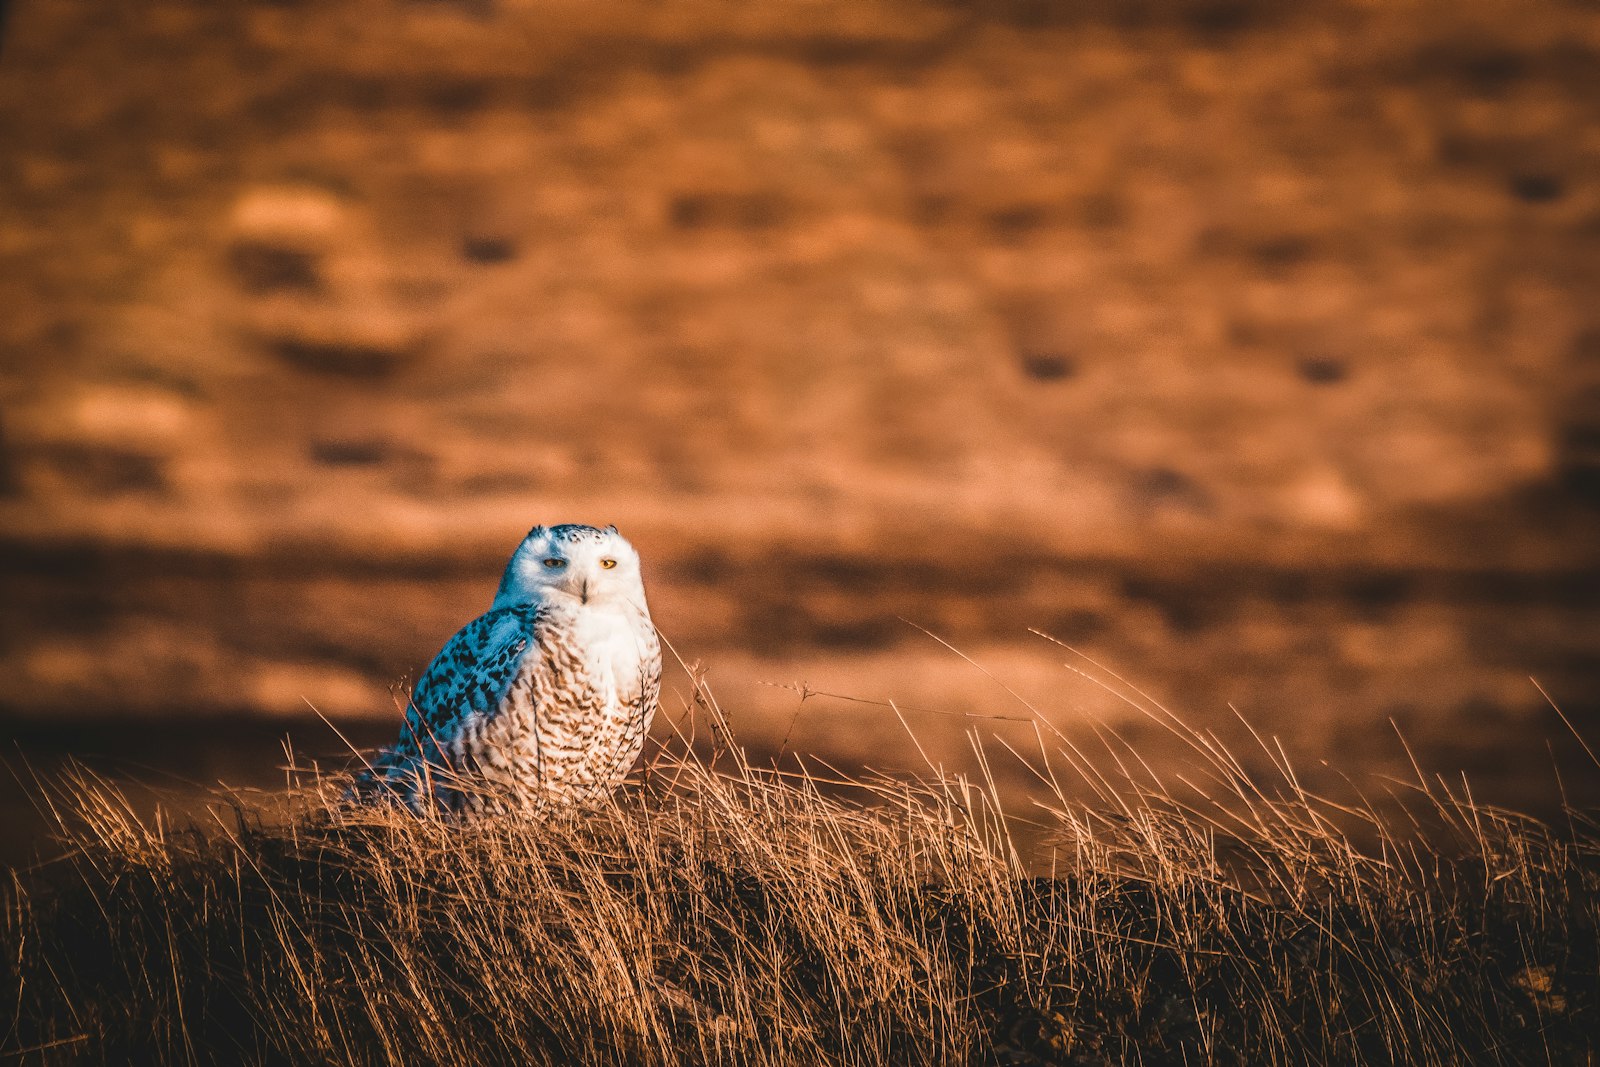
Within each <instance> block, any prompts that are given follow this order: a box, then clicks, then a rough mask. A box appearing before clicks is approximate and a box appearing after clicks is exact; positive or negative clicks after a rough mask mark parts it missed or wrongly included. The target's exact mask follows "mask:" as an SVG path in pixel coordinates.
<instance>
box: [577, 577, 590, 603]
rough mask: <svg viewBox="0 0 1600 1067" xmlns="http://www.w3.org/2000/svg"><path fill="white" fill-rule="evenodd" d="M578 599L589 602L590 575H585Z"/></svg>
mask: <svg viewBox="0 0 1600 1067" xmlns="http://www.w3.org/2000/svg"><path fill="white" fill-rule="evenodd" d="M578 599H579V600H580V601H582V602H583V603H585V604H587V603H588V602H589V576H588V575H587V574H585V575H584V576H583V586H582V588H581V589H580V590H579V591H578Z"/></svg>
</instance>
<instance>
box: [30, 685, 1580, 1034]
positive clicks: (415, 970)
mask: <svg viewBox="0 0 1600 1067" xmlns="http://www.w3.org/2000/svg"><path fill="white" fill-rule="evenodd" d="M694 699H695V703H696V705H697V706H698V707H700V708H702V709H706V708H709V709H710V710H711V711H712V712H715V708H714V702H711V701H710V700H709V696H708V694H706V693H704V692H703V691H697V693H696V694H695V697H694ZM718 721H719V722H720V715H719V716H718ZM1174 729H1182V728H1181V727H1177V726H1175V727H1174ZM715 736H716V737H717V738H718V747H717V751H716V752H715V753H713V754H711V755H704V754H701V755H696V754H695V753H696V751H697V749H696V748H695V747H693V746H690V747H688V748H682V746H680V748H681V749H682V750H681V751H679V752H678V753H677V754H664V755H663V756H661V757H660V758H659V759H657V760H656V761H655V763H654V765H653V766H652V768H651V770H650V773H649V774H648V775H647V777H646V781H645V782H644V783H642V784H640V785H635V786H631V787H629V789H627V790H626V791H624V793H623V794H622V795H621V796H619V797H618V798H617V799H616V801H615V802H612V803H608V804H605V805H603V806H600V807H596V808H593V809H588V810H584V811H581V812H574V813H570V814H568V815H565V816H562V817H557V818H546V819H539V820H535V819H528V818H516V817H495V818H486V819H481V820H477V821H473V822H467V823H462V822H454V821H450V820H448V819H443V818H432V817H421V818H419V817H414V816H412V815H410V814H408V813H405V812H403V811H399V810H395V809H393V808H387V807H374V808H365V809H350V808H347V807H343V806H341V805H340V804H339V802H338V800H337V797H338V794H339V789H340V787H341V785H342V783H341V782H335V781H332V780H329V781H325V782H322V783H320V784H314V785H312V786H309V787H306V788H303V789H301V790H299V791H297V792H294V793H293V794H291V795H290V797H289V798H288V800H287V801H285V803H286V804H287V808H286V810H283V811H274V810H271V809H269V808H256V807H250V806H247V805H243V804H238V805H235V806H233V807H232V808H231V809H228V808H220V809H215V810H213V813H212V814H213V816H214V818H213V820H212V822H211V823H209V824H207V825H205V826H200V825H185V826H175V825H173V824H171V823H170V822H166V821H163V820H160V819H157V820H154V821H140V820H139V819H138V818H136V817H134V815H133V814H132V813H131V810H130V809H129V807H128V805H127V804H126V803H125V802H124V801H123V800H122V799H121V797H120V795H119V794H118V793H117V791H116V790H115V789H114V788H112V787H111V786H109V785H108V784H106V783H105V782H104V781H101V780H98V779H95V778H94V777H92V776H90V775H87V774H78V775H75V776H73V777H71V778H70V779H68V780H64V781H63V782H61V783H59V784H57V785H56V786H55V787H54V789H53V793H54V803H55V804H57V805H58V807H59V812H60V814H59V825H60V828H61V836H62V844H63V846H64V851H65V856H64V858H62V859H60V860H57V861H53V862H51V863H48V864H45V865H43V866H41V867H38V868H35V869H32V870H29V871H26V872H14V873H13V875H12V878H11V881H10V884H9V886H7V887H6V888H5V890H4V892H3V905H4V915H3V919H0V938H3V948H4V962H3V963H0V988H6V989H14V990H15V991H16V992H15V994H14V995H12V994H7V995H6V1002H5V1003H3V1004H0V1027H3V1040H0V1055H3V1056H4V1057H5V1058H6V1060H7V1061H8V1062H17V1063H37V1064H48V1063H116V1064H125V1063H191V1062H194V1063H211V1062H238V1063H257V1064H279V1063H350V1064H368V1063H372V1064H378V1063H436V1064H483V1063H514V1064H569V1063H594V1064H604V1063H626V1064H634V1063H637V1064H677V1063H689V1064H698V1063H729V1064H805V1063H828V1064H878V1063H907V1064H962V1063H1004V1064H1017V1065H1022V1064H1047V1063H1048V1064H1084V1065H1087V1064H1122V1063H1146V1064H1166V1063H1172V1064H1208V1063H1217V1064H1252V1065H1259V1064H1291V1063H1292V1064H1303V1063H1327V1064H1402V1063H1403V1064H1435V1063H1437V1064H1447V1063H1448V1064H1459V1063H1465V1062H1471V1063H1515V1064H1522V1063H1527V1064H1535V1063H1537V1064H1548V1063H1584V1062H1593V1061H1594V1057H1595V1054H1596V1049H1597V1045H1600V1039H1597V1038H1596V1036H1595V1035H1596V1034H1600V1015H1597V1000H1600V998H1597V990H1600V973H1597V960H1600V953H1597V946H1600V933H1597V931H1600V923H1597V917H1600V893H1597V889H1600V833H1597V832H1596V830H1597V827H1596V825H1595V824H1594V822H1592V821H1589V820H1586V819H1585V818H1583V817H1582V816H1581V815H1580V814H1579V813H1571V818H1570V819H1569V821H1568V822H1567V823H1566V824H1565V825H1563V826H1562V827H1561V828H1560V829H1559V830H1558V829H1556V828H1553V827H1551V826H1549V825H1546V824H1543V823H1540V822H1537V821H1534V820H1531V819H1528V818H1524V817H1522V816H1519V815H1517V814H1515V813H1511V812H1506V811H1502V810H1498V809H1494V808H1490V807H1487V806H1483V805H1479V804H1476V803H1474V802H1473V801H1472V800H1471V799H1470V796H1469V795H1468V794H1466V793H1465V792H1464V791H1463V790H1451V789H1446V788H1444V787H1443V786H1442V785H1439V786H1436V787H1434V788H1431V789H1429V788H1425V787H1418V788H1417V789H1416V791H1415V792H1414V794H1413V796H1412V798H1411V802H1410V804H1409V805H1408V806H1407V807H1406V808H1405V809H1404V810H1403V811H1401V812H1400V814H1399V815H1397V814H1396V810H1399V809H1395V810H1388V813H1387V814H1382V815H1380V814H1379V813H1378V810H1377V809H1376V808H1375V807H1371V806H1365V807H1351V806H1348V805H1338V804H1334V803H1332V802H1331V801H1327V800H1323V799H1321V798H1319V797H1317V796H1314V795H1311V794H1309V793H1307V792H1305V791H1304V790H1300V789H1298V788H1297V787H1296V786H1295V785H1294V777H1293V773H1292V770H1290V769H1289V768H1288V767H1287V765H1286V764H1285V765H1284V766H1283V768H1282V769H1283V772H1284V774H1283V788H1281V789H1278V790H1276V791H1269V790H1268V789H1267V788H1266V787H1265V786H1264V785H1262V784H1261V783H1259V782H1257V781H1255V780H1254V779H1252V778H1251V777H1250V776H1248V775H1247V774H1246V773H1245V772H1244V771H1243V770H1242V769H1241V767H1240V764H1239V762H1238V761H1237V760H1235V759H1233V758H1232V756H1231V755H1230V754H1229V753H1228V752H1227V751H1226V750H1224V749H1222V748H1221V747H1220V746H1217V745H1216V744H1215V743H1214V741H1212V740H1210V739H1209V737H1203V736H1201V735H1199V734H1192V735H1191V740H1192V744H1193V748H1194V750H1195V751H1196V752H1197V753H1199V754H1201V756H1202V757H1203V759H1202V761H1201V764H1200V769H1201V771H1202V772H1203V775H1204V777H1205V778H1206V780H1207V784H1206V786H1205V788H1203V789H1197V788H1191V787H1189V786H1187V785H1185V786H1184V787H1182V789H1181V791H1180V790H1179V789H1177V788H1174V789H1171V790H1169V789H1167V788H1165V787H1162V786H1160V785H1159V784H1156V780H1155V779H1154V777H1153V775H1149V774H1145V773H1143V772H1140V771H1136V770H1130V767H1133V768H1137V759H1136V756H1135V755H1134V754H1131V753H1128V752H1126V751H1124V752H1122V753H1120V754H1119V753H1117V752H1116V751H1115V749H1114V746H1108V752H1110V753H1111V755H1112V757H1113V758H1112V759H1111V760H1110V763H1111V764H1113V765H1116V766H1117V768H1118V770H1117V772H1116V774H1112V773H1110V772H1109V771H1107V770H1105V769H1104V768H1103V767H1099V766H1095V765H1091V764H1090V763H1088V762H1086V759H1087V758H1086V757H1085V756H1084V754H1083V752H1082V751H1081V750H1080V749H1077V748H1075V747H1073V746H1070V745H1067V744H1066V743H1065V740H1064V739H1062V745H1061V747H1060V748H1059V750H1058V751H1055V752H1053V753H1050V754H1048V755H1047V754H1043V753H1042V754H1041V756H1040V757H1039V763H1038V766H1037V769H1038V771H1039V773H1040V776H1041V779H1042V780H1045V781H1055V780H1056V776H1057V774H1061V775H1063V776H1065V775H1069V774H1073V773H1074V772H1075V773H1076V775H1077V777H1078V778H1079V779H1081V780H1083V781H1087V782H1089V783H1090V784H1091V785H1092V786H1093V787H1094V788H1095V789H1096V790H1098V795H1094V796H1092V797H1091V798H1090V799H1089V800H1087V801H1074V800H1069V799H1068V796H1067V792H1066V791H1065V790H1063V789H1060V788H1058V789H1057V790H1056V794H1055V795H1056V798H1057V802H1056V803H1053V804H1051V805H1048V806H1047V807H1045V808H1043V809H1041V810H1040V811H1038V812H1036V813H1034V814H1033V815H1031V816H1030V818H1029V819H1028V820H1027V821H1026V823H1024V822H1023V821H1022V820H1018V819H1015V818H1009V817H1006V816H1004V815H1002V814H1001V811H1002V809H1001V805H1000V799H1001V798H1000V797H999V796H998V795H997V794H996V792H995V790H993V789H992V788H987V787H983V786H979V785H974V784H973V783H971V782H969V781H966V780H963V779H960V778H954V777H939V776H931V777H930V778H929V779H928V780H926V781H922V782H917V783H907V782H904V781H893V780H889V779H879V778H860V779H831V778H829V779H824V778H822V777H820V776H812V775H806V774H790V773H780V772H776V771H770V770H760V769H757V768H755V767H753V766H751V764H750V763H749V761H748V760H746V759H745V758H744V756H743V755H742V754H741V753H740V752H739V751H738V749H737V748H735V747H731V746H729V745H727V744H726V735H725V734H724V733H723V732H721V731H720V730H719V731H718V732H717V733H716V735H715ZM1023 831H1025V832H1023ZM1021 841H1026V842H1028V843H1027V844H1026V846H1024V845H1023V844H1020V843H1019V842H1021ZM1357 842H1359V844H1358V843H1357Z"/></svg>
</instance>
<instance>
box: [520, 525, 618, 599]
mask: <svg viewBox="0 0 1600 1067" xmlns="http://www.w3.org/2000/svg"><path fill="white" fill-rule="evenodd" d="M552 597H571V598H573V599H574V600H576V601H578V602H579V603H581V604H586V605H593V606H596V607H604V606H617V607H622V606H628V607H632V608H633V609H634V610H636V611H638V612H640V613H641V614H643V613H645V604H644V582H643V580H642V579H641V578H640V575H639V553H638V552H636V551H634V548H633V546H632V545H630V544H628V541H627V538H625V537H623V536H622V535H621V534H619V533H618V532H617V528H616V527H615V526H605V527H594V526H580V525H578V524H576V523H563V524H561V525H559V526H535V527H534V528H533V529H531V530H529V531H528V536H527V537H524V538H523V539H522V544H520V545H518V546H517V550H516V551H515V552H513V553H512V554H511V562H509V563H507V564H506V573H505V577H503V578H501V579H500V590H499V592H497V593H496V594H495V598H494V605H493V606H494V607H496V608H503V607H507V606H510V605H512V604H527V603H530V602H533V601H541V600H547V599H550V598H552Z"/></svg>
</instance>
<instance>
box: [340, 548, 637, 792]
mask: <svg viewBox="0 0 1600 1067" xmlns="http://www.w3.org/2000/svg"><path fill="white" fill-rule="evenodd" d="M541 538H542V539H541ZM608 538H614V541H608ZM591 542H592V543H593V546H592V547H593V550H594V551H601V550H609V549H608V548H607V546H608V545H615V546H620V547H619V550H620V548H626V550H627V551H628V552H629V553H631V552H632V549H631V546H627V543H626V542H625V541H622V540H621V538H620V536H616V535H615V531H614V530H610V531H603V530H595V529H594V528H593V527H574V526H564V527H553V528H550V529H548V530H547V529H545V528H544V527H536V528H535V529H534V531H532V532H531V533H530V534H529V536H528V538H526V539H525V540H524V543H523V546H520V547H519V549H518V553H517V554H516V555H514V556H513V557H512V561H511V563H510V564H509V565H508V566H507V571H506V578H505V579H504V580H503V581H502V582H501V586H500V592H499V594H498V595H497V596H496V599H495V605H496V606H495V607H493V608H491V609H490V610H489V611H488V612H486V613H485V614H483V615H480V616H479V617H478V618H476V619H474V620H473V621H472V622H470V623H468V624H467V625H466V626H464V627H462V629H461V630H460V631H459V632H458V633H457V634H456V635H455V636H454V637H453V638H451V639H450V641H449V642H448V643H447V644H446V645H445V646H444V648H443V649H442V650H441V651H440V652H439V654H438V655H437V656H435V657H434V659H433V661H432V662H431V663H430V664H429V665H428V668H427V670H426V671H424V672H423V674H422V677H421V678H420V679H419V680H418V682H417V684H416V687H415V689H414V690H413V692H412V698H411V705H410V707H409V709H408V711H407V715H406V721H405V725H404V726H403V727H402V729H401V734H400V739H399V741H398V742H397V743H396V744H395V745H394V747H392V748H390V749H388V750H386V751H385V752H384V753H382V754H381V755H380V756H379V757H378V759H377V760H375V761H374V763H373V766H372V770H371V771H370V772H369V773H368V774H366V775H364V776H362V778H361V780H360V781H358V783H357V785H356V788H355V790H354V795H355V797H356V798H358V799H365V798H369V797H372V796H375V795H388V796H393V797H398V798H400V799H402V800H404V801H405V802H406V803H407V804H408V805H410V806H411V807H413V808H418V807H421V806H422V805H423V804H425V803H427V802H428V801H429V800H430V799H431V800H432V801H433V802H436V803H438V804H440V805H442V806H443V807H445V808H448V809H450V810H456V811H465V812H483V811H490V810H504V809H508V808H510V809H522V810H528V809H535V810H537V809H540V808H543V807H545V806H547V805H550V804H567V803H578V802H583V801H587V800H593V799H597V798H599V797H603V796H605V795H607V794H609V793H610V792H611V791H612V790H614V789H615V788H616V787H617V786H618V785H619V784H620V783H621V782H622V780H623V779H624V778H625V777H626V776H627V773H628V770H629V769H630V768H631V767H632V766H633V764H634V762H635V761H636V760H637V759H638V757H639V754H640V752H641V751H642V750H643V748H644V739H645V734H646V731H648V729H649V727H650V720H651V718H652V717H653V715H654V712H655V708H656V703H657V700H658V697H659V693H660V684H661V646H660V642H659V640H658V639H657V637H656V633H655V628H654V626H653V625H651V622H650V618H649V614H648V611H647V610H646V609H645V607H644V600H643V587H642V585H639V584H638V582H637V576H636V575H637V571H636V566H637V565H636V556H635V557H634V559H633V562H634V567H635V571H634V574H633V576H632V578H631V584H629V582H630V578H629V576H628V575H626V574H624V575H621V576H619V582H620V583H621V585H622V587H623V588H622V593H621V594H619V595H611V596H608V597H607V598H606V599H604V600H603V601H599V602H591V598H590V595H589V585H588V583H587V580H586V581H585V582H584V584H583V585H582V589H583V598H582V600H581V601H580V600H579V599H578V597H576V596H572V595H566V594H564V593H562V592H561V591H560V587H557V588H556V589H555V590H554V591H552V590H551V589H550V588H535V589H534V590H532V591H530V590H529V589H528V588H527V586H528V579H527V575H526V572H525V571H519V558H521V557H523V555H524V550H525V549H527V548H528V546H529V545H530V543H531V544H532V545H533V549H534V550H530V551H529V552H528V555H530V556H537V555H539V554H541V553H542V552H571V553H573V554H575V555H577V556H578V557H580V558H579V560H578V561H577V562H578V563H579V564H581V562H582V558H581V557H582V554H583V553H584V552H588V551H590V548H589V547H582V546H586V545H589V543H591ZM534 573H537V572H534ZM595 573H596V575H597V576H598V577H597V578H596V579H595V580H596V581H597V582H598V581H600V580H601V578H604V579H606V580H609V579H610V575H603V576H599V572H595ZM552 584H553V583H551V582H545V583H543V585H544V586H547V587H548V586H551V585H552ZM567 584H571V583H570V582H569V583H567ZM635 588H636V589H637V592H636V594H635V592H634V589H635ZM597 600H598V597H597Z"/></svg>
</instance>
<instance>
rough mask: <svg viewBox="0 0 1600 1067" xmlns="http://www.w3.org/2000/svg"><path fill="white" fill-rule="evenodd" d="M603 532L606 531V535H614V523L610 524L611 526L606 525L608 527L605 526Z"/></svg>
mask: <svg viewBox="0 0 1600 1067" xmlns="http://www.w3.org/2000/svg"><path fill="white" fill-rule="evenodd" d="M605 531H606V533H613V534H614V533H616V532H617V527H616V524H615V523H612V524H611V525H608V526H607V527H606V528H605Z"/></svg>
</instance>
